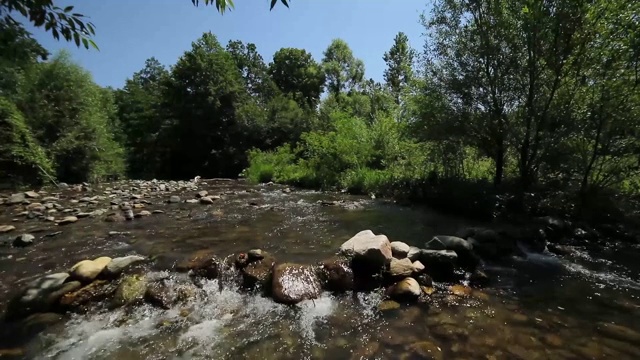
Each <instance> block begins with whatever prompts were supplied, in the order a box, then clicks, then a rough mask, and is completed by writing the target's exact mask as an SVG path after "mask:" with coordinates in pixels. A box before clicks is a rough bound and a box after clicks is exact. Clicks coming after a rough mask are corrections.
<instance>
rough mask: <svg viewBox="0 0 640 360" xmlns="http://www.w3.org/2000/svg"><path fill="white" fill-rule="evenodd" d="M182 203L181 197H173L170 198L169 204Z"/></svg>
mask: <svg viewBox="0 0 640 360" xmlns="http://www.w3.org/2000/svg"><path fill="white" fill-rule="evenodd" d="M179 202H180V196H178V195H173V196H171V197H170V198H169V203H172V204H176V203H179Z"/></svg>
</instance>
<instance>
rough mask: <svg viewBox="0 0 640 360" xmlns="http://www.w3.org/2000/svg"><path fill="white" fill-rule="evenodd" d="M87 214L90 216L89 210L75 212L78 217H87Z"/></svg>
mask: <svg viewBox="0 0 640 360" xmlns="http://www.w3.org/2000/svg"><path fill="white" fill-rule="evenodd" d="M89 216H91V213H89V212H79V213H77V214H76V217H77V218H78V219H82V218H86V217H89Z"/></svg>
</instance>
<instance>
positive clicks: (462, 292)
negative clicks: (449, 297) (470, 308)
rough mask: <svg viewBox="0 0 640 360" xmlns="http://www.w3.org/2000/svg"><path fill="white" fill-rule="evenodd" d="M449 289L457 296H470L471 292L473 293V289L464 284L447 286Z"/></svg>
mask: <svg viewBox="0 0 640 360" xmlns="http://www.w3.org/2000/svg"><path fill="white" fill-rule="evenodd" d="M449 291H451V293H452V294H453V295H455V296H459V297H469V296H471V293H473V290H472V289H471V288H470V287H468V286H464V285H453V286H451V287H449Z"/></svg>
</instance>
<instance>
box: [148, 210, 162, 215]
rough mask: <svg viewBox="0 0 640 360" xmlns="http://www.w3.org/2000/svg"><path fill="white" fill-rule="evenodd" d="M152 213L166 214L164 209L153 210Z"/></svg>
mask: <svg viewBox="0 0 640 360" xmlns="http://www.w3.org/2000/svg"><path fill="white" fill-rule="evenodd" d="M151 213H152V214H164V210H153V211H152V212H151Z"/></svg>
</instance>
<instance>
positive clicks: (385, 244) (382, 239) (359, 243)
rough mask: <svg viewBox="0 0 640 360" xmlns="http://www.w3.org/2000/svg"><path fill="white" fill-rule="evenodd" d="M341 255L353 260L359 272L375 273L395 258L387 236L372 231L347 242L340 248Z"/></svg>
mask: <svg viewBox="0 0 640 360" xmlns="http://www.w3.org/2000/svg"><path fill="white" fill-rule="evenodd" d="M340 254H342V255H344V256H346V257H348V258H350V259H352V265H353V267H354V270H356V271H357V272H358V270H362V271H363V272H374V273H375V272H377V271H379V270H380V269H383V268H385V267H386V266H387V265H388V264H389V263H390V262H391V259H392V258H393V255H392V252H391V243H390V242H389V239H388V238H387V237H386V236H385V235H375V234H374V233H373V232H372V231H371V230H364V231H361V232H359V233H357V234H356V235H355V236H353V237H352V238H351V239H349V240H347V241H346V242H345V243H344V244H342V246H340Z"/></svg>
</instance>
